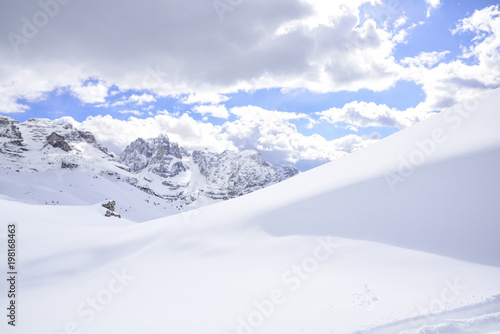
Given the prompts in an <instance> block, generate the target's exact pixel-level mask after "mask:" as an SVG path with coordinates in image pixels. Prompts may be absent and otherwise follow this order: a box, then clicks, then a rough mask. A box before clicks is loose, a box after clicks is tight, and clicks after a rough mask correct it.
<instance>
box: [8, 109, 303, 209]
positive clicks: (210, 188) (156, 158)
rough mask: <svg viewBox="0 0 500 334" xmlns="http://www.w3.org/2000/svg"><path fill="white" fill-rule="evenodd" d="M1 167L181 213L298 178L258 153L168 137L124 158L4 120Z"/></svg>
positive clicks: (33, 124) (83, 134) (62, 126)
mask: <svg viewBox="0 0 500 334" xmlns="http://www.w3.org/2000/svg"><path fill="white" fill-rule="evenodd" d="M0 167H2V168H7V169H14V170H17V171H20V172H44V171H58V170H71V171H78V172H92V173H95V174H97V175H100V176H103V177H106V178H107V179H110V180H112V181H123V182H126V183H128V184H130V185H133V186H134V187H137V188H139V189H141V190H143V191H145V192H147V193H148V194H151V195H154V196H156V197H158V198H162V199H166V200H167V201H168V202H170V203H175V206H176V207H183V206H184V205H191V206H194V207H198V206H202V205H204V204H207V203H211V202H213V201H217V200H222V199H229V198H234V197H237V196H240V195H244V194H247V193H250V192H252V191H255V190H258V189H261V188H264V187H266V186H268V185H271V184H274V183H277V182H280V181H283V180H285V179H287V178H289V177H292V176H294V175H296V174H298V170H296V169H295V168H293V167H290V166H273V165H271V164H270V163H268V162H267V161H265V160H264V158H263V157H262V156H261V155H260V154H259V153H258V152H256V151H250V150H246V151H241V152H232V151H225V152H222V153H215V152H211V151H208V150H203V151H194V152H188V151H187V150H186V149H184V148H183V147H182V146H179V145H178V144H177V143H174V142H171V141H170V140H169V138H168V136H167V135H165V134H162V135H160V136H159V137H158V138H152V139H143V138H138V139H137V140H135V141H134V142H132V143H130V145H128V146H127V147H126V148H125V150H124V151H123V152H122V153H121V154H120V155H119V156H116V155H115V154H113V153H111V152H109V151H108V150H107V149H106V148H105V147H104V146H102V145H100V144H99V143H98V142H97V140H96V138H95V136H94V135H93V134H92V133H91V132H88V131H80V130H79V129H76V128H75V127H74V126H73V125H72V124H70V123H66V122H54V121H51V120H48V119H35V118H32V119H29V120H27V121H26V122H23V123H19V122H17V121H15V120H13V119H11V118H9V117H5V116H0Z"/></svg>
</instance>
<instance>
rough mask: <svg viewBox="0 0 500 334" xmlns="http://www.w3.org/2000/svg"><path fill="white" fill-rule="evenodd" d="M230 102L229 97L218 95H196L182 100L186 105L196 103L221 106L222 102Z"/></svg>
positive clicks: (190, 95)
mask: <svg viewBox="0 0 500 334" xmlns="http://www.w3.org/2000/svg"><path fill="white" fill-rule="evenodd" d="M228 100H229V97H227V96H224V95H221V94H218V93H196V94H189V96H187V97H184V98H183V99H181V102H182V103H184V104H196V103H203V104H207V103H210V104H219V103H222V102H226V101H228Z"/></svg>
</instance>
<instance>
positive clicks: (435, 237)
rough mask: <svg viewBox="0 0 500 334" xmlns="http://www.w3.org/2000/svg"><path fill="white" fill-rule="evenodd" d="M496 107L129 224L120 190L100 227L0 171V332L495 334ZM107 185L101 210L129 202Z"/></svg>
mask: <svg viewBox="0 0 500 334" xmlns="http://www.w3.org/2000/svg"><path fill="white" fill-rule="evenodd" d="M498 106H500V91H498V90H497V91H494V92H493V93H491V94H489V95H487V96H482V97H480V98H478V99H474V100H471V101H468V102H467V103H464V104H463V105H460V106H457V107H456V108H453V109H450V110H447V111H444V112H442V113H440V114H437V115H436V116H434V117H432V118H430V119H428V120H426V121H424V122H422V123H419V124H418V125H416V126H413V127H411V128H409V129H406V130H404V131H401V132H399V133H397V134H395V135H393V136H390V137H389V138H387V139H385V140H383V141H381V142H379V143H377V144H375V145H373V146H371V147H369V148H367V149H364V150H362V151H360V152H357V153H354V154H352V155H350V156H347V157H345V158H342V159H340V160H338V161H334V162H332V163H329V164H326V165H323V166H321V167H319V168H316V169H313V170H311V171H309V172H306V173H303V174H301V175H298V176H296V177H294V178H291V179H289V180H286V181H284V182H282V183H279V184H276V185H273V186H271V187H269V188H266V189H263V190H259V191H256V192H254V193H251V194H249V195H245V196H242V197H239V198H236V199H233V200H229V201H226V202H221V203H217V204H214V205H209V206H205V207H203V208H200V209H196V210H192V211H189V212H183V213H181V214H178V215H172V216H169V217H165V218H159V219H156V220H151V221H147V222H142V223H139V224H138V223H135V222H133V221H141V220H140V219H138V218H137V217H136V216H137V215H139V214H144V215H147V214H148V213H147V211H148V207H147V206H145V204H144V203H146V204H147V202H144V198H143V197H144V196H143V197H141V196H140V195H137V194H134V195H132V194H131V195H130V196H137V198H138V200H137V205H136V208H135V209H134V210H136V211H134V213H133V215H132V216H131V217H129V219H127V218H122V219H118V218H105V217H104V216H103V213H104V209H103V208H102V207H101V206H100V201H103V200H104V198H101V199H97V198H96V197H98V196H93V195H92V193H91V191H90V190H88V189H89V187H87V188H85V189H87V190H86V191H88V194H79V195H70V194H75V193H76V192H71V191H70V190H67V188H65V189H66V190H67V192H68V195H67V196H68V197H69V196H73V199H72V200H70V199H67V202H64V203H62V204H64V205H50V203H49V204H47V205H46V204H45V203H39V202H37V200H36V199H35V198H36V197H37V195H36V194H42V195H43V196H44V197H46V198H47V199H48V198H49V197H47V196H48V194H49V193H50V191H51V190H50V189H56V188H57V187H55V186H48V185H47V189H43V188H42V186H43V184H41V182H35V183H36V184H37V186H36V187H35V188H36V189H34V188H33V187H32V188H31V190H29V189H28V188H29V182H28V185H27V183H26V182H27V181H23V180H22V178H20V177H17V176H16V177H12V178H9V175H10V174H9V175H7V174H6V173H14V174H15V171H5V170H4V171H3V172H2V174H1V177H0V179H1V185H2V189H1V190H2V194H3V197H2V199H1V200H0V210H1V216H2V219H1V223H2V226H0V229H1V230H0V233H2V234H0V237H1V238H0V241H1V243H2V244H1V245H0V247H1V249H4V250H6V239H7V236H6V234H7V223H9V222H16V223H17V229H18V232H17V241H18V271H19V276H18V286H17V290H18V296H17V306H18V309H17V316H18V318H17V323H16V327H15V328H12V327H11V326H8V325H7V320H8V318H7V317H6V316H5V315H2V317H1V318H0V319H3V320H2V321H1V322H0V332H1V333H30V334H31V333H35V334H38V333H41V334H51V333H52V334H56V333H57V334H60V333H91V334H101V333H102V334H114V333H120V334H121V333H148V334H149V333H159V334H184V333H197V334H211V333H220V334H225V333H226V334H233V333H245V334H250V333H270V334H279V333H320V334H321V333H407V334H409V333H412V334H416V333H419V334H420V333H500V131H499V130H498V129H499V125H500V113H499V112H498ZM36 175H37V174H31V177H36ZM42 175H45V177H47V178H48V179H50V178H52V179H54V178H55V179H57V175H55V174H54V175H51V174H40V177H41V176H42ZM85 177H88V176H86V175H81V178H85ZM9 180H10V183H9ZM33 182H34V181H33ZM54 182H56V181H54ZM71 182H76V180H75V181H71ZM82 182H83V181H82ZM109 182H110V185H109V186H106V188H104V189H109V191H110V194H109V196H108V199H115V200H116V201H117V205H118V206H120V205H121V206H122V207H123V208H124V207H125V206H127V205H128V206H134V205H133V201H132V199H131V198H132V197H130V198H129V197H127V196H129V195H128V194H127V195H126V194H122V195H120V192H119V191H118V189H117V188H116V187H117V186H116V185H115V186H113V185H111V181H109ZM16 184H18V185H19V189H17V188H16ZM68 187H69V186H68ZM90 188H91V187H90ZM66 190H65V191H66ZM82 191H83V190H82ZM121 191H122V192H123V193H125V192H128V191H129V192H131V191H132V190H130V189H122V190H121ZM62 194H64V192H63V193H62ZM42 195H40V196H42ZM30 196H32V197H33V198H32V197H30ZM58 196H60V195H59V194H57V193H56V194H53V198H54V199H56V201H57V200H59V201H60V202H61V201H65V199H64V196H63V197H58ZM113 196H115V197H116V198H112V197H113ZM30 198H31V199H30ZM121 200H122V201H123V202H124V203H125V204H124V203H122V204H120V201H121ZM92 201H94V202H92ZM143 202H144V203H143ZM33 203H35V204H33ZM89 203H92V205H88V204H89ZM139 203H140V204H139ZM153 209H154V208H153ZM153 209H151V210H153ZM117 211H120V210H119V209H117ZM152 215H154V213H152ZM5 259H6V256H4V257H3V260H2V262H1V263H2V266H4V265H5V263H6V260H5ZM2 268H4V267H2ZM6 271H7V270H6V269H5V272H6ZM1 282H2V283H1V285H0V289H1V294H0V302H1V305H4V306H2V309H3V310H4V311H2V312H4V313H5V314H6V310H5V309H6V306H5V305H6V303H7V296H6V291H7V286H6V281H5V280H4V279H2V281H1Z"/></svg>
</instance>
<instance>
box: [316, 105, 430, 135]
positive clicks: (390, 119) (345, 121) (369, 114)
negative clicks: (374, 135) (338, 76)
mask: <svg viewBox="0 0 500 334" xmlns="http://www.w3.org/2000/svg"><path fill="white" fill-rule="evenodd" d="M317 115H319V116H320V120H323V121H326V122H328V123H332V124H336V125H340V126H347V127H348V128H349V129H351V130H354V131H357V128H360V127H362V128H365V127H372V126H373V127H395V128H400V129H402V128H406V127H409V126H411V125H413V124H415V123H417V122H418V121H420V120H421V119H422V118H424V117H425V115H418V114H417V113H415V112H412V111H410V110H408V111H406V112H403V111H399V110H396V109H393V108H389V107H388V106H387V105H385V104H375V103H373V102H369V103H367V102H358V101H354V102H350V103H347V104H345V105H344V106H343V107H342V108H331V109H328V110H325V111H322V112H318V113H317ZM419 116H420V117H419Z"/></svg>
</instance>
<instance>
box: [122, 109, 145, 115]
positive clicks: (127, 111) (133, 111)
mask: <svg viewBox="0 0 500 334" xmlns="http://www.w3.org/2000/svg"><path fill="white" fill-rule="evenodd" d="M118 112H119V113H120V114H132V115H136V116H141V115H142V112H140V111H137V110H120V111H118Z"/></svg>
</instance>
